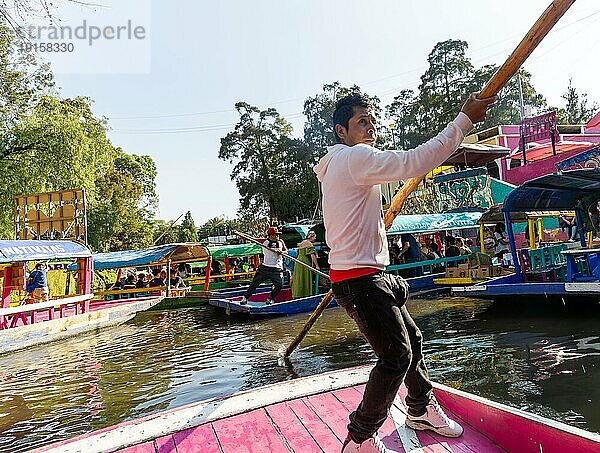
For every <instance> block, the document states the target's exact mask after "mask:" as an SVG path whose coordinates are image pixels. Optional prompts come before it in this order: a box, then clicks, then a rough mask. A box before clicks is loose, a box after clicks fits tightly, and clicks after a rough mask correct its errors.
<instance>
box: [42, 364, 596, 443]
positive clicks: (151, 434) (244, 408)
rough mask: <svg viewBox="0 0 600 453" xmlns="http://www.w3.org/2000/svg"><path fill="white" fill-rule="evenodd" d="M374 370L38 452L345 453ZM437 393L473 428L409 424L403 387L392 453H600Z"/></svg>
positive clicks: (128, 425) (530, 421)
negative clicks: (456, 430) (450, 432)
mask: <svg viewBox="0 0 600 453" xmlns="http://www.w3.org/2000/svg"><path fill="white" fill-rule="evenodd" d="M370 370H371V367H369V366H365V367H359V368H353V369H349V370H341V371H334V372H330V373H325V374H320V375H316V376H310V377H306V378H301V379H294V380H291V381H285V382H280V383H277V384H273V385H268V386H265V387H261V388H258V389H254V390H250V391H246V392H241V393H237V394H234V395H232V396H228V397H220V398H215V399H212V400H208V401H203V402H199V403H193V404H190V405H187V406H183V407H180V408H177V409H173V410H170V411H165V412H159V413H156V414H153V415H149V416H146V417H143V418H140V419H137V420H131V421H127V422H124V423H121V424H119V425H116V426H112V427H109V428H105V429H102V430H99V431H96V432H93V433H89V434H85V435H82V436H79V437H75V438H73V439H69V440H66V441H63V442H59V443H56V444H53V445H49V446H46V447H42V448H39V449H37V450H35V451H36V452H63V453H69V452H87V451H121V452H128V453H130V452H131V453H133V452H161V453H169V452H179V453H182V452H197V451H198V452H199V451H201V452H204V453H212V452H215V453H220V452H232V453H233V452H242V451H243V452H298V453H300V452H301V453H312V452H339V451H340V450H341V447H342V442H343V440H344V439H345V437H346V434H347V431H346V425H347V422H348V414H349V413H350V412H351V411H352V410H354V408H355V407H356V405H357V404H358V403H359V401H360V399H361V397H362V392H363V389H364V384H365V382H366V381H367V379H368V375H369V372H370ZM434 392H435V396H436V398H437V400H438V402H439V403H440V405H441V406H442V407H443V408H444V410H445V411H446V413H447V414H448V415H449V416H450V417H452V418H454V419H456V420H458V421H459V422H460V423H461V424H462V425H463V427H464V429H465V431H464V433H463V435H462V436H461V437H459V438H454V439H451V438H446V437H441V436H439V435H437V434H435V433H433V432H431V431H413V430H412V429H410V428H408V427H407V426H406V425H405V419H406V409H405V406H404V405H403V403H402V401H403V399H404V397H405V396H406V389H405V388H404V387H402V388H401V389H400V391H399V394H398V396H397V397H396V400H395V402H394V405H393V406H392V409H391V411H390V414H389V416H388V418H387V420H386V421H385V423H384V424H383V426H382V428H381V429H380V430H379V437H380V438H381V439H382V441H383V443H384V444H385V446H386V447H387V449H388V451H391V452H415V453H416V452H438V451H439V452H452V451H460V452H478V453H482V452H512V453H519V452H536V453H537V452H543V453H564V452H579V453H591V452H598V451H600V435H598V434H593V433H590V432H587V431H584V430H581V429H578V428H573V427H571V426H568V425H565V424H563V423H559V422H555V421H552V420H549V419H547V418H544V417H541V416H539V415H534V414H531V413H528V412H524V411H521V410H518V409H513V408H511V407H508V406H505V405H503V404H499V403H496V402H493V401H490V400H487V399H485V398H481V397H478V396H475V395H471V394H468V393H465V392H461V391H459V390H454V389H452V388H449V387H446V386H443V385H439V384H435V385H434Z"/></svg>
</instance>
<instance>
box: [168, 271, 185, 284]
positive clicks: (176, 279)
mask: <svg viewBox="0 0 600 453" xmlns="http://www.w3.org/2000/svg"><path fill="white" fill-rule="evenodd" d="M169 280H170V285H171V288H185V282H184V281H183V279H182V278H181V277H180V276H179V275H178V273H177V269H173V268H171V271H170V278H169Z"/></svg>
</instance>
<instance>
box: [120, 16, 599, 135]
mask: <svg viewBox="0 0 600 453" xmlns="http://www.w3.org/2000/svg"><path fill="white" fill-rule="evenodd" d="M597 14H600V10H598V11H595V12H593V13H591V14H589V15H587V16H584V17H582V18H579V19H577V20H575V21H574V22H571V23H569V24H566V25H564V26H562V27H560V28H558V29H555V30H553V31H552V32H551V33H556V32H557V31H560V30H564V29H565V28H568V27H570V26H572V25H575V24H577V23H579V22H581V21H584V20H587V19H589V18H591V17H593V16H595V15H597ZM596 22H597V20H595V21H593V22H592V24H590V25H593V24H595V23H596ZM586 28H588V27H583V28H582V29H580V30H578V31H577V32H576V33H574V34H573V35H571V36H569V37H568V38H566V40H563V41H561V42H560V43H558V44H557V45H556V46H553V47H552V48H551V49H550V50H549V51H547V52H545V53H544V54H543V55H540V56H538V57H536V58H534V59H533V60H532V61H536V60H538V59H540V58H542V57H543V56H545V55H546V54H547V53H550V52H551V51H552V50H553V49H554V48H555V47H558V46H560V45H561V44H563V43H564V42H565V41H568V40H570V39H571V38H572V37H573V36H575V35H578V34H579V33H581V32H582V31H583V30H585V29H586ZM511 39H512V38H505V39H503V40H501V41H497V42H495V43H492V44H489V45H487V46H484V47H482V48H480V49H478V50H476V51H475V52H477V51H480V50H481V49H483V48H488V47H491V46H494V45H496V44H498V43H501V42H505V41H509V40H511ZM508 51H510V49H508V48H506V49H503V50H501V51H498V52H495V53H494V54H492V55H488V56H486V57H482V58H479V59H477V60H475V61H474V63H479V62H482V61H485V60H488V59H490V58H493V57H495V56H497V55H501V54H506V52H508ZM420 70H422V68H419V69H411V70H408V71H404V72H402V73H398V74H395V75H392V76H388V77H384V78H380V79H377V80H373V81H370V82H367V83H363V84H361V86H368V85H372V84H375V83H379V82H381V81H385V80H390V79H393V78H396V77H399V76H401V75H406V74H410V73H413V72H416V71H420ZM418 85H419V84H418V83H417V84H416V85H414V84H413V85H412V86H410V87H408V88H407V87H406V86H404V87H394V88H390V89H387V90H384V91H381V92H380V93H378V94H376V95H377V96H379V97H387V96H389V95H391V94H393V93H398V92H399V91H401V90H404V89H411V90H414V89H417V88H418ZM299 99H302V98H294V99H287V100H280V101H275V102H271V103H269V105H272V104H281V103H288V102H292V101H296V100H299ZM234 111H235V109H223V110H215V111H212V112H196V113H183V114H172V115H155V116H140V117H135V116H132V117H120V118H112V119H159V118H177V117H191V116H200V115H209V114H215V113H230V112H234ZM303 114H304V112H295V113H291V114H289V115H284V114H281V117H282V118H285V119H295V118H298V117H300V116H302V115H303ZM235 126H236V124H235V123H234V124H219V125H206V126H194V127H185V128H184V127H179V128H164V129H160V128H158V129H157V128H154V129H113V131H114V132H117V133H120V134H133V135H136V134H137V135H146V134H180V133H200V132H213V131H221V130H227V129H231V128H234V127H235Z"/></svg>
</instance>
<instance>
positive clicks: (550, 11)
mask: <svg viewBox="0 0 600 453" xmlns="http://www.w3.org/2000/svg"><path fill="white" fill-rule="evenodd" d="M573 3H575V0H554V1H553V2H552V3H551V4H550V6H548V8H546V10H545V11H544V12H543V13H542V15H541V16H540V17H539V19H538V20H537V21H536V22H535V24H533V26H532V27H531V29H530V30H529V31H528V32H527V34H526V35H525V37H524V38H523V39H522V40H521V42H520V43H519V45H518V46H517V47H516V48H515V50H514V51H513V53H511V54H510V56H509V57H508V58H507V59H506V61H505V62H504V64H503V65H502V66H500V69H498V71H496V73H495V74H494V75H493V76H492V77H491V79H490V80H489V81H488V83H487V84H486V85H485V86H484V87H483V89H482V90H481V91H480V92H479V94H478V96H477V97H478V98H480V99H485V98H489V97H492V96H495V95H497V94H498V92H499V91H500V90H501V89H502V88H503V87H504V86H505V85H506V84H507V83H508V81H509V80H510V79H511V78H512V76H514V75H515V74H516V73H517V71H518V70H519V68H520V67H521V66H522V65H523V63H524V62H525V60H527V57H529V55H531V52H533V51H534V50H535V48H536V47H537V46H538V44H539V43H540V42H542V40H543V39H544V37H545V36H546V35H547V34H548V32H549V31H550V30H552V27H554V25H555V24H556V23H557V22H558V20H559V19H560V18H561V17H562V16H563V15H564V14H565V13H566V12H567V10H568V9H569V8H570V7H571V5H572V4H573ZM425 176H426V175H423V176H422V177H416V178H410V179H408V180H407V181H406V183H405V184H404V185H403V186H402V188H401V189H400V190H399V191H398V193H396V195H394V198H393V199H392V202H391V204H390V208H389V209H388V210H387V212H386V213H385V216H384V222H385V228H386V229H389V228H390V227H391V226H392V223H393V222H394V219H395V218H396V217H397V216H398V214H399V213H400V211H401V210H402V206H403V205H404V202H405V201H406V200H407V198H408V196H409V195H410V194H411V193H412V191H413V190H415V189H416V188H417V187H418V186H419V184H420V183H421V181H423V179H425ZM331 299H333V292H332V291H331V290H330V291H329V292H328V293H327V294H326V295H325V297H324V298H323V300H322V301H321V302H320V303H319V305H318V306H317V308H315V311H314V312H313V313H312V314H311V315H310V318H309V319H308V321H307V322H306V324H305V325H304V327H303V328H302V331H301V332H300V333H299V334H298V336H297V337H296V338H295V339H294V341H293V342H292V343H291V344H290V345H289V346H288V348H287V349H286V351H285V357H289V356H290V354H291V353H292V352H293V351H294V349H296V347H297V346H298V345H299V344H300V342H301V341H302V340H303V339H304V336H305V335H306V334H307V333H308V331H309V330H310V329H311V327H312V326H313V324H314V323H315V321H316V320H317V319H318V317H319V316H320V315H321V313H322V312H323V310H325V307H327V305H329V302H331Z"/></svg>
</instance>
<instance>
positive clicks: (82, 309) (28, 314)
mask: <svg viewBox="0 0 600 453" xmlns="http://www.w3.org/2000/svg"><path fill="white" fill-rule="evenodd" d="M93 296H94V295H93V294H82V295H79V296H70V297H63V298H60V299H52V300H49V301H48V302H36V303H33V304H26V305H19V306H16V307H8V308H0V330H4V329H10V328H13V327H17V323H18V322H19V320H21V321H22V322H23V325H27V324H34V323H35V322H39V321H37V320H36V313H37V312H41V311H44V310H48V321H52V320H53V319H57V318H63V317H64V316H65V309H67V308H68V307H70V306H72V305H74V306H75V314H76V315H80V314H83V313H86V312H88V311H89V309H90V299H91V298H92V297H93ZM56 308H58V317H57V316H56V315H57V313H56V311H55V310H56Z"/></svg>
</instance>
